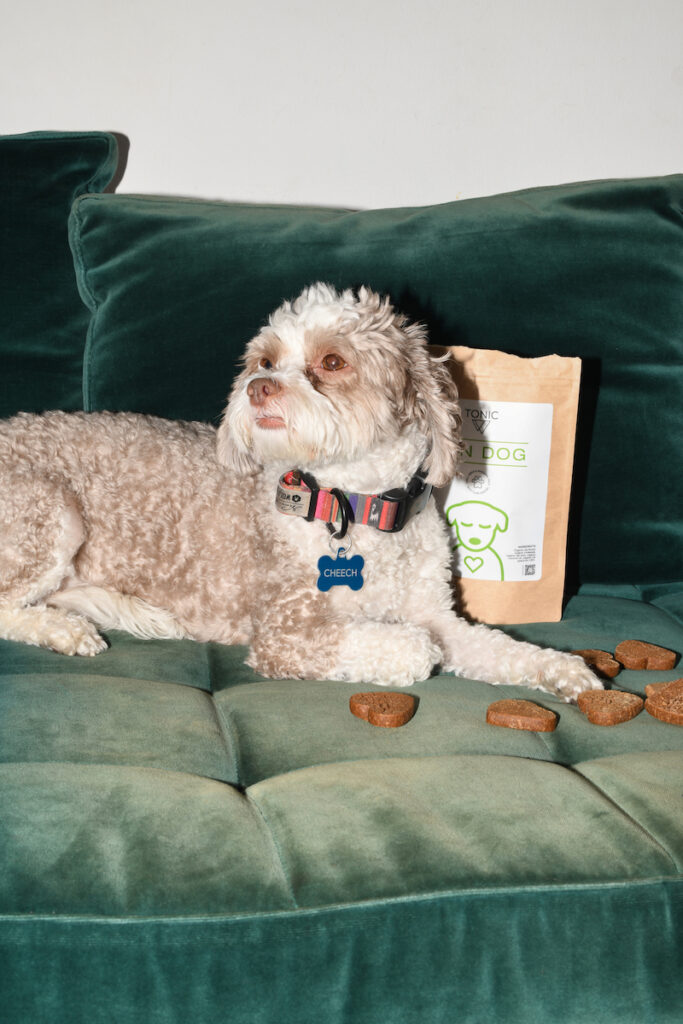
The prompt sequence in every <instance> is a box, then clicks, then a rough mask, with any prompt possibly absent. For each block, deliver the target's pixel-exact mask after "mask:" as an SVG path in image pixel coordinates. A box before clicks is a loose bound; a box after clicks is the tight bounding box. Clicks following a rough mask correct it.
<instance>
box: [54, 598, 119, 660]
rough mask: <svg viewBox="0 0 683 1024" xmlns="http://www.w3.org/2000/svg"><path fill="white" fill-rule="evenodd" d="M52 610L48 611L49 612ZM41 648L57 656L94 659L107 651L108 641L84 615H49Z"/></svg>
mask: <svg viewBox="0 0 683 1024" xmlns="http://www.w3.org/2000/svg"><path fill="white" fill-rule="evenodd" d="M49 611H51V609H48V612H49ZM41 641H42V642H41V646H44V647H48V648H49V649H50V650H52V651H56V652H57V654H67V655H69V656H73V655H78V656H79V657H81V658H92V657H94V656H95V655H96V654H101V652H102V651H106V649H107V641H106V640H105V639H104V638H103V637H102V636H100V634H99V633H98V631H97V628H96V627H95V626H94V625H93V624H92V622H90V621H89V620H88V619H86V618H84V617H83V616H82V615H74V614H71V613H69V614H67V615H64V614H56V615H49V614H48V615H47V616H46V618H45V623H44V626H43V636H42V638H41Z"/></svg>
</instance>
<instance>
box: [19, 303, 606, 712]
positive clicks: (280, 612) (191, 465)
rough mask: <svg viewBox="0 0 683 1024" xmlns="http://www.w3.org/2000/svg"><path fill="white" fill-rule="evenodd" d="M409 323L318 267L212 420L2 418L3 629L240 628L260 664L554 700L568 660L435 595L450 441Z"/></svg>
mask: <svg viewBox="0 0 683 1024" xmlns="http://www.w3.org/2000/svg"><path fill="white" fill-rule="evenodd" d="M426 340H427V339H426V331H425V329H424V328H423V327H422V326H421V325H419V324H415V323H411V322H409V321H408V320H407V319H406V318H405V317H404V316H403V315H402V314H400V313H399V312H397V311H396V310H395V309H394V307H393V306H392V304H391V302H390V300H389V299H388V298H386V297H384V298H383V297H381V296H379V295H378V294H376V293H375V292H373V291H371V290H370V289H368V288H364V287H363V288H360V289H359V290H358V292H357V293H356V292H354V291H352V290H350V289H348V290H344V291H341V292H339V291H337V290H335V289H334V288H333V287H331V286H329V285H326V284H322V283H320V284H315V285H312V286H310V287H308V288H307V289H305V290H304V291H303V293H302V294H301V295H300V296H298V298H296V299H295V300H294V301H288V302H285V303H283V305H282V306H280V308H279V309H277V310H276V311H275V312H274V313H273V314H272V315H271V316H270V318H269V320H268V322H267V324H266V325H265V326H264V327H263V328H262V329H261V330H260V332H259V333H258V334H257V335H256V337H255V338H253V339H252V340H251V341H250V342H249V344H248V345H247V348H246V353H245V356H244V359H243V368H242V369H241V372H240V373H239V375H238V376H237V377H236V379H235V381H234V385H233V387H232V391H231V394H230V396H229V399H228V403H227V407H226V410H225V413H224V415H223V417H222V419H221V422H220V425H219V426H218V428H217V429H216V428H214V427H213V426H211V425H208V424H204V423H185V422H171V421H166V420H163V419H159V418H156V417H152V416H146V415H141V414H135V413H107V412H102V413H79V412H76V413H64V412H49V413H45V414H42V415H35V414H28V413H20V414H18V415H17V416H15V417H13V418H12V419H9V420H5V421H3V422H2V423H0V637H2V638H3V639H7V640H14V641H21V642H24V643H28V644H34V645H38V646H40V647H45V648H49V649H51V650H53V651H57V652H61V653H62V654H66V655H82V656H93V655H97V654H99V653H100V652H102V651H104V650H105V648H106V647H107V643H106V641H105V640H104V638H103V637H102V636H101V634H100V632H99V630H98V628H97V627H100V628H101V629H103V630H109V629H123V630H126V631H128V632H129V633H132V634H134V635H136V636H140V637H149V638H153V637H163V638H180V637H188V638H192V639H194V640H196V641H202V642H208V641H214V642H217V643H222V644H245V645H248V647H249V653H248V658H247V663H248V664H249V665H250V666H251V667H252V668H253V669H254V670H256V671H257V672H259V673H261V674H262V675H264V676H267V677H271V678H310V679H337V680H346V681H348V682H351V683H368V684H379V685H385V686H390V687H403V686H409V685H411V684H412V683H414V682H416V681H418V680H424V679H426V678H427V677H428V676H429V675H430V674H431V673H432V672H433V670H434V668H435V666H440V667H441V669H442V670H444V671H447V672H454V673H457V674H458V675H461V676H466V677H469V678H473V679H478V680H483V681H485V682H489V683H512V684H523V685H526V686H530V687H534V688H538V689H542V690H546V691H549V692H551V693H554V694H556V695H558V696H559V697H560V698H562V699H563V700H565V701H571V700H573V699H574V698H575V697H576V695H577V694H578V693H579V692H581V691H582V690H586V689H599V688H601V686H602V684H601V683H600V682H599V680H598V679H597V678H596V676H595V675H594V674H593V673H592V672H591V671H590V669H588V668H587V666H586V665H585V663H584V661H583V660H582V659H581V658H580V657H578V656H575V655H571V654H567V653H562V652H558V651H554V650H549V649H542V648H539V647H536V646H534V645H532V644H529V643H525V642H520V641H516V640H514V639H512V638H510V637H509V636H507V635H506V634H505V633H503V632H501V631H500V630H495V629H491V628H489V627H487V626H484V625H482V624H473V623H470V622H467V621H465V619H463V618H461V617H459V616H458V615H457V614H456V612H455V611H454V610H453V588H452V577H451V564H450V560H451V553H450V548H451V544H450V539H449V536H448V531H447V527H446V524H445V522H444V521H443V519H442V518H441V517H440V515H439V513H438V512H437V508H436V506H435V503H434V499H433V497H432V495H431V489H432V487H437V486H441V485H443V484H445V483H447V482H448V481H449V480H450V479H451V478H452V476H453V474H454V473H455V471H456V466H457V462H458V456H459V452H460V448H461V445H460V440H459V428H460V416H459V411H458V401H457V391H456V388H455V385H454V383H453V380H452V378H451V375H450V373H449V371H448V369H447V367H446V365H444V362H443V360H442V359H441V358H437V357H435V356H433V355H432V354H431V353H430V350H429V349H428V348H427V345H426Z"/></svg>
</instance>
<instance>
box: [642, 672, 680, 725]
mask: <svg viewBox="0 0 683 1024" xmlns="http://www.w3.org/2000/svg"><path fill="white" fill-rule="evenodd" d="M645 710H646V711H647V712H648V713H649V714H651V715H652V716H653V718H658V719H659V720H660V721H661V722H668V723H669V724H670V725H683V679H674V680H673V681H672V682H670V683H666V685H665V686H664V687H663V688H662V689H661V690H659V691H658V692H657V693H656V694H654V696H652V697H648V699H647V700H646V701H645Z"/></svg>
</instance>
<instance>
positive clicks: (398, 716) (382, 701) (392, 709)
mask: <svg viewBox="0 0 683 1024" xmlns="http://www.w3.org/2000/svg"><path fill="white" fill-rule="evenodd" d="M349 708H350V710H351V714H352V715H355V716H356V718H363V719H364V720H365V721H366V722H369V723H370V725H379V726H382V727H383V728H385V729H396V728H398V726H400V725H405V724H406V722H409V721H410V719H411V718H412V717H413V715H414V714H415V709H416V708H417V700H416V699H415V697H413V696H412V694H410V693H395V692H393V691H392V692H388V693H386V692H383V693H377V692H373V693H354V695H353V696H352V697H350V698H349Z"/></svg>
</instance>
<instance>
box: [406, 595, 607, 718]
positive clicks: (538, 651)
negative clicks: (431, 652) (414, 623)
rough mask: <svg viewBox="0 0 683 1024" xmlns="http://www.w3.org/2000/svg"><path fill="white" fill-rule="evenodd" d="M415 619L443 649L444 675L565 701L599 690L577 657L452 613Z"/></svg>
mask: <svg viewBox="0 0 683 1024" xmlns="http://www.w3.org/2000/svg"><path fill="white" fill-rule="evenodd" d="M425 607H426V608H428V607H429V605H424V606H423V608H425ZM432 607H433V606H432ZM417 617H418V619H419V621H421V622H424V624H425V625H426V626H427V628H429V629H430V631H431V633H432V636H433V637H434V638H435V639H436V641H437V643H438V644H439V646H440V647H441V650H442V651H443V658H442V668H443V669H444V670H445V671H447V672H454V673H455V674H456V675H460V676H466V677H467V678H469V679H478V680H481V682H483V683H493V684H495V685H504V684H508V685H517V686H528V687H531V688H532V689H538V690H546V691H547V692H548V693H554V694H557V696H559V697H561V698H562V700H565V701H572V700H574V699H575V698H576V696H577V695H578V694H579V693H581V692H582V691H583V690H601V689H602V688H603V685H602V683H601V682H600V680H599V679H598V678H597V676H596V675H595V674H594V673H593V672H592V671H591V670H590V669H589V668H588V666H587V665H586V663H585V662H584V660H583V658H581V657H579V656H578V655H575V654H566V653H563V652H562V651H555V650H552V649H551V648H543V647H537V646H536V645H535V644H530V643H527V642H525V641H522V640H514V639H513V638H512V637H510V636H508V635H507V634H506V633H503V632H502V630H500V629H493V628H491V627H490V626H485V625H482V624H473V623H470V622H467V621H465V619H461V618H460V617H459V616H457V615H456V614H455V612H453V611H450V610H449V611H438V610H437V611H435V612H434V613H433V614H431V615H429V614H426V615H425V614H424V612H423V611H421V612H420V613H418V615H417Z"/></svg>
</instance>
